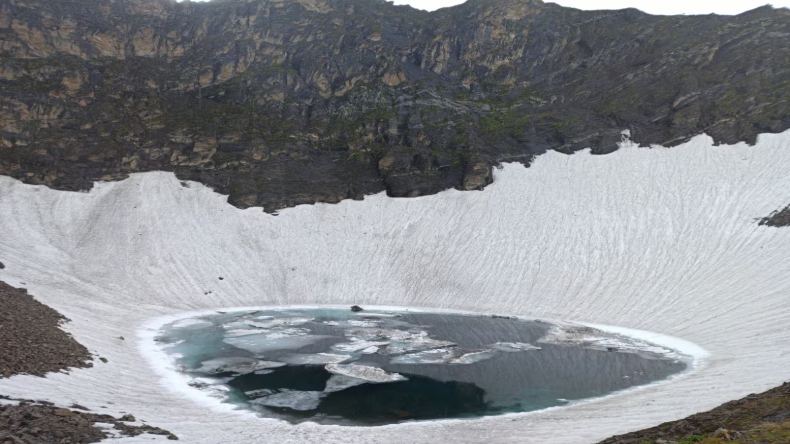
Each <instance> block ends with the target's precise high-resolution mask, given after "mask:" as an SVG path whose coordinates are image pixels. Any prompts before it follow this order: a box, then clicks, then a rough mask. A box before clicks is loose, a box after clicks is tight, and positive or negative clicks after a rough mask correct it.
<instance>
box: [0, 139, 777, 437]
mask: <svg viewBox="0 0 790 444" xmlns="http://www.w3.org/2000/svg"><path fill="white" fill-rule="evenodd" d="M788 170H790V132H788V133H784V134H781V135H763V136H761V137H760V138H759V140H758V143H757V144H756V145H755V146H753V147H749V146H746V145H745V144H739V145H735V146H725V145H722V146H713V142H712V140H711V139H710V138H708V137H705V136H701V137H697V138H695V139H693V140H692V141H690V142H689V143H686V144H684V145H680V146H677V147H673V148H671V149H665V148H660V147H654V148H652V149H647V148H635V147H628V146H626V147H623V148H622V149H621V150H619V151H617V152H615V153H612V154H609V155H606V156H593V155H591V154H590V153H589V152H586V151H585V152H577V153H575V154H573V155H572V156H567V155H563V154H560V153H556V152H549V153H547V154H545V155H541V156H539V157H537V158H536V159H535V161H534V162H533V164H532V165H531V166H530V168H529V169H525V168H523V167H522V166H520V165H505V166H504V168H503V169H501V170H499V169H497V170H495V171H494V174H495V181H494V183H493V184H492V185H490V186H488V187H486V189H485V190H484V191H480V192H460V191H454V190H451V191H447V192H443V193H441V194H439V195H436V196H425V197H420V198H416V199H390V198H387V197H386V196H384V195H383V194H380V195H375V196H367V197H366V198H365V200H364V201H344V202H342V203H340V204H337V205H323V204H318V205H305V206H300V207H296V208H291V209H287V210H282V211H280V212H279V213H280V215H279V216H277V217H272V216H269V215H267V214H264V213H263V212H261V210H260V209H255V208H252V209H248V210H238V209H236V208H233V207H231V206H229V205H228V204H227V203H226V199H227V198H226V196H221V195H219V194H216V193H214V192H213V191H212V190H210V189H209V188H207V187H205V186H203V185H200V184H196V183H191V184H190V188H184V187H182V186H180V184H179V181H178V180H177V179H176V178H175V177H174V176H173V175H172V174H171V173H146V174H132V175H131V176H130V177H129V178H128V179H126V180H124V181H120V182H112V183H97V184H95V186H94V187H93V189H92V190H91V191H90V192H87V193H73V192H61V191H54V190H51V189H47V188H45V187H41V186H32V185H24V184H22V183H20V182H18V181H16V180H13V179H10V178H7V177H0V233H2V235H0V252H2V256H3V257H2V258H1V259H0V260H2V261H3V263H4V264H5V265H6V268H5V269H3V270H0V280H3V281H6V282H8V283H10V284H12V285H15V286H18V287H25V288H28V289H29V291H30V293H31V294H33V295H34V296H35V297H36V298H37V299H38V300H40V301H41V302H42V303H44V304H47V305H49V306H51V307H52V308H54V309H56V310H58V311H60V312H61V313H62V314H63V315H65V316H67V317H68V318H70V319H71V320H72V322H71V323H67V324H65V325H64V329H65V330H67V331H68V332H70V333H72V334H73V335H74V337H75V338H76V339H77V340H78V341H79V342H80V343H82V344H83V345H85V346H86V347H87V348H88V349H90V350H97V351H99V352H100V353H101V355H102V356H104V357H106V358H108V360H109V361H108V363H106V364H104V363H97V364H96V365H94V367H93V368H91V369H77V370H72V371H70V372H69V373H70V374H69V375H66V374H59V373H58V374H51V375H48V376H47V377H46V378H36V377H32V376H24V375H23V376H15V377H12V378H8V379H0V393H3V394H5V395H9V396H13V397H20V398H23V397H24V398H35V399H43V400H49V401H53V402H57V403H59V404H60V405H70V404H71V403H72V402H78V403H79V404H82V405H85V406H87V407H89V408H91V409H92V410H97V411H98V410H99V409H101V406H106V407H107V409H101V410H100V411H102V412H106V413H108V414H113V415H115V416H120V415H121V411H127V412H132V413H133V414H134V415H135V416H137V417H143V418H145V419H146V420H147V421H148V422H149V423H152V424H155V425H156V426H159V427H163V428H166V429H168V430H170V431H172V432H174V433H175V434H176V435H178V436H179V437H181V439H182V440H183V441H184V442H190V443H195V444H215V443H244V442H254V441H255V440H256V439H258V438H259V437H260V436H267V437H271V438H272V439H273V440H276V441H277V442H278V443H305V442H336V443H342V444H352V443H353V444H358V443H368V442H378V443H400V442H403V441H404V437H407V438H408V441H409V442H413V443H431V442H447V441H456V442H481V441H485V442H491V443H499V442H520V441H521V438H522V437H524V436H529V437H530V439H531V440H533V441H534V442H541V443H549V444H565V443H568V444H584V443H593V442H597V441H600V440H601V439H604V438H606V437H608V436H611V435H613V434H619V433H624V432H628V431H631V430H636V429H640V428H644V427H650V426H654V425H657V424H659V423H661V422H664V421H669V420H673V419H678V418H681V417H684V416H688V415H690V414H692V413H695V412H697V411H702V410H707V409H710V408H712V407H715V406H717V405H719V404H721V403H723V402H726V401H729V400H732V399H735V398H740V397H743V396H745V395H748V394H749V393H754V392H760V391H763V390H766V389H768V388H771V387H773V386H776V385H779V384H780V383H782V382H783V381H785V380H787V379H790V370H788V369H790V353H788V351H787V347H786V344H787V343H788V341H790V330H788V329H787V328H786V325H788V324H790V307H788V304H787V300H786V299H787V294H789V293H790V269H788V267H790V265H788V262H787V251H790V230H788V229H775V228H771V227H760V226H758V225H757V224H755V223H754V219H755V218H758V217H763V216H766V215H768V214H770V213H771V212H772V211H774V210H776V209H779V208H782V207H784V206H786V205H787V204H788V203H790V195H788V192H787V190H790V175H788V174H787V171H788ZM437 258H441V260H437ZM744 258H748V260H745V259H744ZM292 268H296V271H292ZM220 275H221V276H223V277H225V279H224V280H223V281H221V282H217V276H220ZM22 282H24V283H25V284H24V285H23V284H22ZM209 288H210V289H211V290H212V291H213V293H212V294H210V295H204V291H205V289H209ZM318 304H335V305H336V306H338V307H339V308H345V309H348V307H349V306H351V305H354V304H358V305H360V306H362V307H363V308H365V309H369V308H370V309H373V306H375V305H377V304H378V305H379V307H376V311H393V309H395V308H397V307H393V306H396V305H399V306H406V307H415V306H420V307H425V308H431V307H434V308H435V307H444V308H448V309H453V310H460V311H464V310H465V311H473V312H477V313H500V314H507V315H519V316H524V317H527V318H530V319H547V320H552V319H562V320H566V321H579V322H582V323H589V324H601V325H605V326H613V325H617V326H619V327H606V328H607V329H610V330H613V331H614V330H617V331H619V332H622V331H626V332H627V333H626V334H627V335H630V336H638V337H640V338H642V339H643V340H647V341H650V342H654V343H657V344H658V345H661V346H662V347H667V348H676V349H680V351H681V352H684V353H686V354H695V355H696V356H697V358H698V360H697V361H696V366H695V371H694V372H690V373H686V374H684V375H683V376H681V377H677V378H675V379H674V380H673V381H671V382H669V383H664V384H655V385H651V386H649V387H643V388H640V389H637V390H631V391H627V392H625V393H620V394H617V395H612V396H607V397H604V398H601V399H597V400H594V401H589V402H579V403H572V404H571V405H570V406H568V407H563V408H557V409H550V410H546V411H542V412H536V413H530V414H519V415H507V416H502V417H490V418H486V419H481V420H470V421H460V420H457V421H436V422H418V423H411V424H400V425H394V426H385V427H352V428H349V427H338V426H319V425H316V424H312V423H304V424H299V425H290V424H286V423H284V422H280V421H276V420H266V419H260V418H257V417H256V416H255V415H254V414H253V413H251V412H244V411H237V410H233V407H232V406H230V405H228V404H223V403H222V402H220V401H219V400H217V399H211V398H208V397H207V396H205V394H204V393H202V392H200V391H199V390H197V389H194V388H191V387H189V386H188V381H189V378H188V376H187V375H183V374H179V373H178V372H176V371H175V367H174V366H173V364H172V362H171V359H170V357H169V356H168V355H167V354H166V353H165V352H163V351H161V350H160V348H159V347H158V346H156V345H155V344H154V343H153V338H154V336H155V335H156V330H157V329H158V328H159V327H160V326H161V325H163V324H164V323H166V322H173V321H176V320H179V319H183V318H184V317H185V316H184V315H183V314H181V313H183V312H184V311H188V310H193V311H195V313H192V314H191V316H199V315H208V314H212V313H214V312H215V311H216V310H218V309H219V310H223V311H225V310H227V308H228V307H240V308H250V309H251V310H254V309H257V308H262V307H261V306H267V307H269V308H270V307H272V306H276V305H293V306H298V305H307V306H316V305H318ZM596 326H597V325H596ZM138 334H139V336H138ZM119 336H124V337H125V338H126V341H120V340H119V339H118V337H119ZM679 338H682V340H681V339H679ZM688 341H691V342H692V343H694V344H698V345H699V346H701V347H702V348H704V349H706V350H707V351H708V352H709V353H710V354H709V356H708V357H707V358H705V359H704V360H700V359H702V357H703V356H704V353H701V352H700V348H699V347H696V346H694V345H693V344H689V342H688ZM151 363H153V365H151ZM156 381H160V383H157V382H156ZM700 394H704V396H700ZM108 401H112V402H114V404H108V403H107V402H108ZM196 418H199V419H200V420H199V421H196ZM557 430H562V431H563V432H562V433H557ZM126 442H147V441H146V440H144V439H142V438H138V439H137V440H136V441H135V440H134V438H132V440H131V441H126Z"/></svg>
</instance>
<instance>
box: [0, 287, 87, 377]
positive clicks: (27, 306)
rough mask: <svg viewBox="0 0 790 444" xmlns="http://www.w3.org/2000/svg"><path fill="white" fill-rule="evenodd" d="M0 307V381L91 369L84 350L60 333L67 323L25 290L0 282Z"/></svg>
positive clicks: (67, 336) (69, 336)
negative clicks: (84, 368)
mask: <svg viewBox="0 0 790 444" xmlns="http://www.w3.org/2000/svg"><path fill="white" fill-rule="evenodd" d="M0 307H2V309H0V344H2V346H0V377H5V378H8V377H10V376H12V375H15V374H20V373H28V374H31V375H36V376H44V375H45V374H46V373H49V372H57V371H61V370H66V369H68V368H70V367H91V366H92V364H91V363H90V362H87V361H90V359H91V355H90V353H89V352H88V350H87V349H86V348H85V347H83V346H82V345H80V344H79V343H78V342H77V341H75V340H74V338H73V337H71V335H69V334H68V333H66V332H64V331H63V330H61V329H60V324H61V323H62V322H65V321H67V319H66V318H64V317H63V316H62V315H61V314H59V313H58V312H57V311H55V310H53V309H51V308H49V307H47V306H46V305H44V304H42V303H40V302H38V301H36V300H35V299H33V297H32V296H30V295H29V294H27V291H26V290H24V289H17V288H14V287H11V286H10V285H8V284H6V283H4V282H0Z"/></svg>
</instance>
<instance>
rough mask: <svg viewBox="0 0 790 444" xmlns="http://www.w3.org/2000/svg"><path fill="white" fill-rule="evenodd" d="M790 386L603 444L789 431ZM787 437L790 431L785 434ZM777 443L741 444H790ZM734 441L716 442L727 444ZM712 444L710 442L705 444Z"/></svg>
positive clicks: (780, 438) (779, 439)
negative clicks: (763, 429) (773, 429)
mask: <svg viewBox="0 0 790 444" xmlns="http://www.w3.org/2000/svg"><path fill="white" fill-rule="evenodd" d="M788 421H790V383H785V384H782V385H781V386H779V387H776V388H773V389H771V390H768V391H767V392H763V393H760V394H752V395H749V396H747V397H745V398H743V399H739V400H736V401H730V402H728V403H726V404H723V405H721V406H719V407H716V408H715V409H713V410H710V411H707V412H702V413H697V414H696V415H692V416H689V417H688V418H685V419H681V420H678V421H672V422H666V423H664V424H661V425H659V426H656V427H653V428H649V429H645V430H641V431H638V432H633V433H628V434H625V435H619V436H614V437H612V438H609V439H607V440H604V441H601V443H600V444H643V443H650V444H653V443H656V444H658V443H691V442H701V441H703V439H704V438H705V437H707V436H710V437H720V439H721V438H724V437H725V436H729V435H732V437H733V438H735V437H744V434H746V435H748V433H749V432H750V431H753V430H757V429H759V428H760V427H761V426H762V427H764V426H766V425H767V426H769V427H770V426H775V425H778V424H782V425H783V427H784V428H785V429H787V428H788V426H790V424H788ZM782 432H784V433H786V430H782ZM774 435H776V436H775V438H774V439H768V440H765V441H764V440H762V439H744V440H743V441H737V442H749V443H763V442H771V443H780V442H787V441H786V438H787V437H788V435H785V434H782V436H778V435H779V434H778V433H776V432H775V433H774ZM783 437H784V438H783ZM729 440H730V439H726V438H725V439H723V440H713V441H710V442H711V443H713V442H717V443H718V442H725V441H729ZM704 442H709V441H704Z"/></svg>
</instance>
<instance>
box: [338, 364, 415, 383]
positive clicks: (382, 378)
mask: <svg viewBox="0 0 790 444" xmlns="http://www.w3.org/2000/svg"><path fill="white" fill-rule="evenodd" d="M325 368H326V371H328V372H329V373H332V374H335V375H341V376H347V377H349V378H356V379H361V380H363V381H366V382H374V383H384V382H397V381H406V380H407V379H408V378H406V377H405V376H403V375H401V374H398V373H392V372H387V371H384V370H382V369H380V368H376V367H368V366H366V365H356V364H347V365H344V364H327V365H326V367H325Z"/></svg>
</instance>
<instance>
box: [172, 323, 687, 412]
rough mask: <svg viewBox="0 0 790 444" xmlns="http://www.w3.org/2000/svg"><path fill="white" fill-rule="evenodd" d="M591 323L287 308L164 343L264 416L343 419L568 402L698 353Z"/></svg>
mask: <svg viewBox="0 0 790 444" xmlns="http://www.w3.org/2000/svg"><path fill="white" fill-rule="evenodd" d="M577 328H578V327H577ZM585 331H586V333H587V334H586V336H584V337H583V338H582V339H581V340H571V337H572V335H569V331H568V329H567V327H566V328H564V329H563V328H562V327H560V326H558V325H554V324H550V323H547V322H541V321H531V320H524V319H517V318H502V317H492V316H483V315H479V316H474V315H462V314H449V313H430V312H419V313H415V312H410V311H399V312H393V311H378V312H376V311H364V312H359V313H353V312H351V311H349V310H347V309H346V310H341V309H326V308H312V309H301V310H298V309H293V308H289V309H282V310H273V309H264V310H248V311H242V312H238V311H235V312H229V313H223V312H219V313H215V314H211V315H205V316H199V317H194V318H186V319H181V320H179V321H176V322H172V323H170V324H168V325H166V326H164V327H163V329H162V334H161V335H160V336H158V337H157V341H158V342H159V343H160V344H162V345H163V346H164V348H165V349H166V350H167V352H168V353H169V354H170V355H171V356H172V357H173V358H174V359H175V360H176V364H177V365H176V367H175V368H177V369H179V371H181V372H184V373H187V374H189V375H191V376H192V377H193V378H194V379H193V380H192V382H190V385H192V386H193V387H194V388H195V389H198V390H201V389H202V390H204V391H206V392H207V393H209V394H213V395H215V396H220V397H222V399H224V400H225V401H226V402H228V403H232V404H236V405H239V406H242V407H244V408H247V409H252V410H254V411H256V412H258V413H260V414H261V416H265V417H273V418H279V419H284V420H287V421H290V422H301V421H305V420H310V421H313V422H318V423H322V424H343V425H382V424H390V423H397V422H402V421H412V420H420V419H446V418H471V417H478V416H488V415H498V414H503V413H516V412H529V411H535V410H541V409H545V408H549V407H558V406H563V405H567V404H569V403H570V402H573V401H576V400H581V399H587V398H594V397H598V396H603V395H606V394H609V393H613V392H616V391H618V390H623V389H627V388H631V387H634V386H639V385H644V384H648V383H651V382H654V381H658V380H661V379H665V378H667V377H669V376H671V375H672V374H675V373H678V372H681V371H683V370H684V369H686V367H687V365H686V363H687V362H689V359H690V358H688V357H681V356H679V355H677V354H676V353H674V352H673V351H672V350H669V349H665V348H661V347H656V346H654V345H652V344H648V343H644V342H641V341H636V340H634V339H632V338H629V337H627V336H619V335H611V334H607V333H605V332H602V331H599V330H594V329H585ZM560 332H562V333H560ZM577 339H579V338H577Z"/></svg>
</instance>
